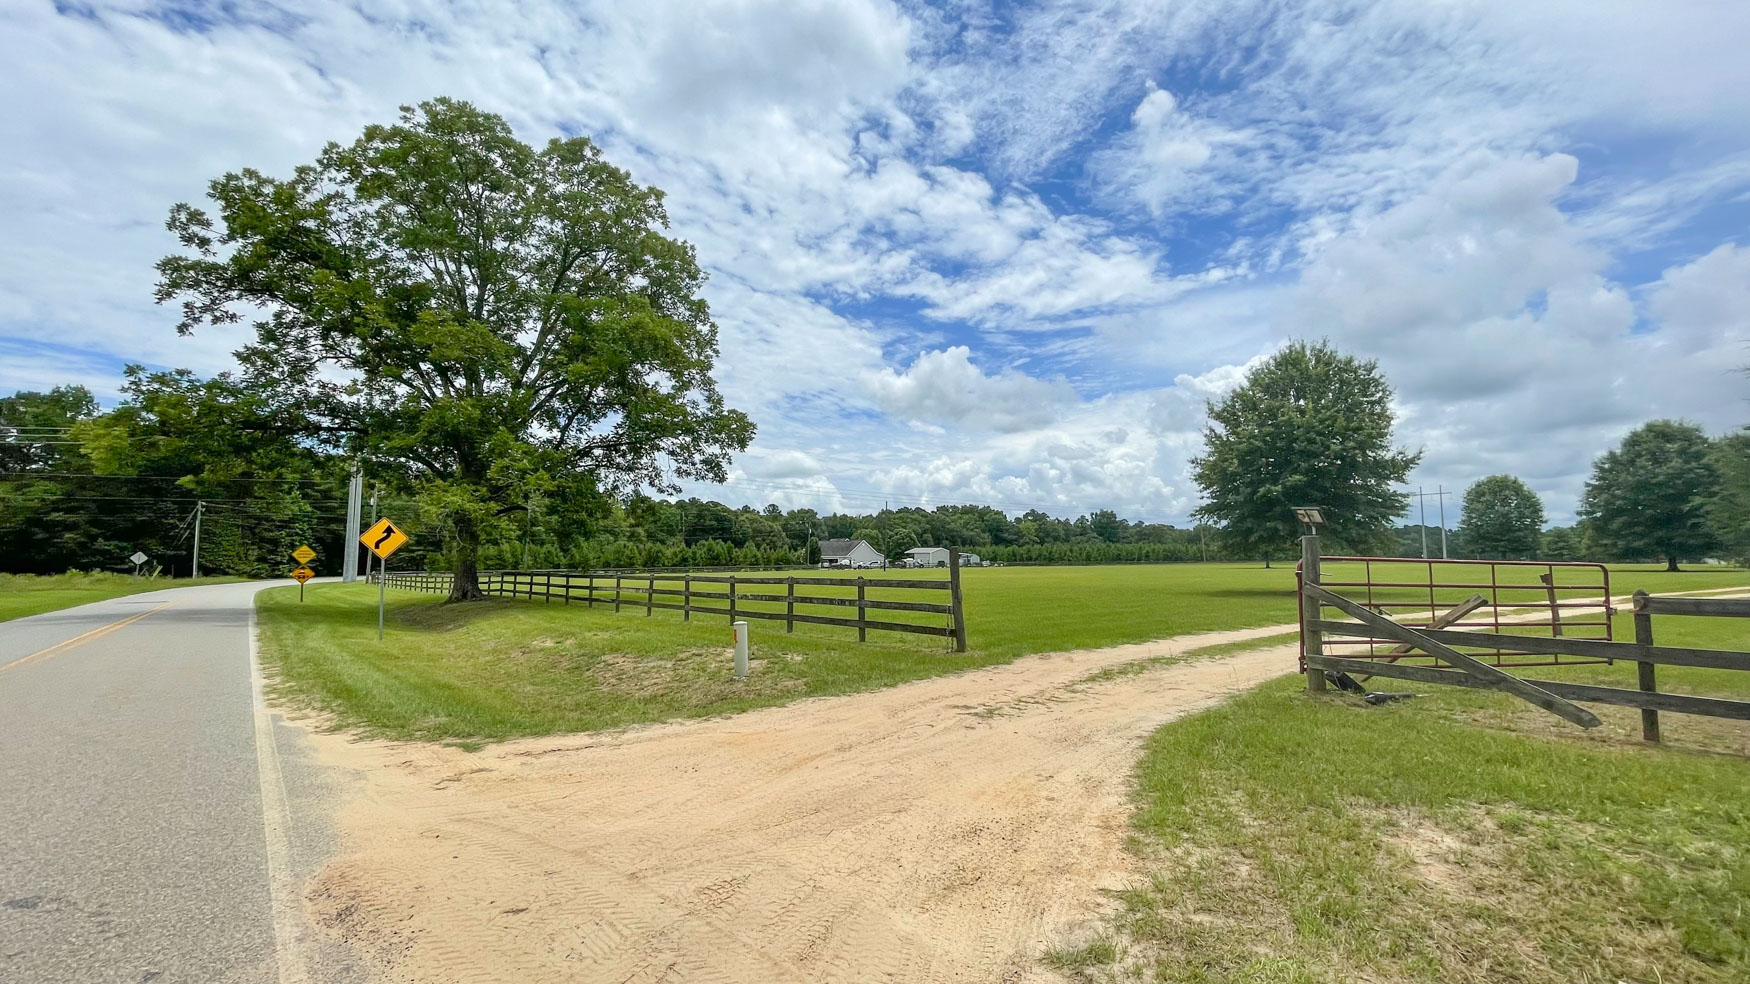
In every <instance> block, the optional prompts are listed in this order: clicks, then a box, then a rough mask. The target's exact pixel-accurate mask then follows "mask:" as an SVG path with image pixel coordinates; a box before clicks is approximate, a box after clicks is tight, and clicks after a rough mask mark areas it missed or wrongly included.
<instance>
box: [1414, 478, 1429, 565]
mask: <svg viewBox="0 0 1750 984" xmlns="http://www.w3.org/2000/svg"><path fill="white" fill-rule="evenodd" d="M1416 508H1418V509H1420V510H1422V518H1421V521H1420V522H1418V523H1417V524H1416V525H1417V526H1420V527H1421V528H1422V559H1423V560H1427V559H1428V497H1427V495H1426V494H1425V493H1423V491H1422V486H1420V485H1418V486H1416Z"/></svg>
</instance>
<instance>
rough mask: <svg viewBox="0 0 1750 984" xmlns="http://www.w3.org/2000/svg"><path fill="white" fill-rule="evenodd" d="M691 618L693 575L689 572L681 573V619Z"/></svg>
mask: <svg viewBox="0 0 1750 984" xmlns="http://www.w3.org/2000/svg"><path fill="white" fill-rule="evenodd" d="M692 620H693V575H692V574H691V573H690V572H689V573H686V574H682V575H681V621H683V622H691V621H692Z"/></svg>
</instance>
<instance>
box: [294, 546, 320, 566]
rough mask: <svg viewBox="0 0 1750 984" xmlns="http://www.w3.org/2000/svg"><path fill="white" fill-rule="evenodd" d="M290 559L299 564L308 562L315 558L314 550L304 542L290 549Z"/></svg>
mask: <svg viewBox="0 0 1750 984" xmlns="http://www.w3.org/2000/svg"><path fill="white" fill-rule="evenodd" d="M292 559H293V560H295V561H297V562H298V563H300V564H308V563H309V562H310V561H312V560H315V559H316V551H314V550H311V549H310V545H309V544H305V545H303V546H301V547H299V548H298V549H296V550H294V551H292Z"/></svg>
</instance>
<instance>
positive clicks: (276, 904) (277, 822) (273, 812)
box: [249, 597, 310, 984]
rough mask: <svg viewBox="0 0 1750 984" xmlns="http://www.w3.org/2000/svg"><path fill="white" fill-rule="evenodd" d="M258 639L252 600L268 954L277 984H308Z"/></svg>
mask: <svg viewBox="0 0 1750 984" xmlns="http://www.w3.org/2000/svg"><path fill="white" fill-rule="evenodd" d="M259 650H260V636H259V633H258V630H257V629H256V625H255V600H254V598H253V597H251V598H250V602H249V688H250V692H251V695H252V697H253V699H254V704H255V766H256V771H257V772H258V773H259V774H260V777H261V824H262V829H263V833H264V834H265V835H266V839H267V893H268V901H269V904H270V905H271V906H272V909H273V942H274V947H273V952H274V965H275V970H276V972H277V973H276V977H277V979H278V981H279V984H309V982H310V971H309V966H310V965H309V962H308V961H307V960H306V959H305V956H304V915H303V906H302V905H301V904H300V899H299V895H300V893H299V891H298V877H297V875H296V874H295V873H294V872H293V869H292V851H291V830H292V817H291V810H290V808H289V807H288V806H287V805H286V781H285V775H284V774H283V773H282V772H281V771H280V753H279V747H278V745H276V744H275V743H274V738H273V716H272V715H271V714H269V713H268V710H267V698H266V694H265V686H264V681H263V678H262V675H261V655H260V651H259Z"/></svg>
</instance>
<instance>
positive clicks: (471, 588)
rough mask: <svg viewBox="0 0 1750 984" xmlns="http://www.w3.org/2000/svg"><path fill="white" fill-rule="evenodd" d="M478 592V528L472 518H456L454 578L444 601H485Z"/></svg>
mask: <svg viewBox="0 0 1750 984" xmlns="http://www.w3.org/2000/svg"><path fill="white" fill-rule="evenodd" d="M485 600H486V595H485V593H483V592H482V591H481V590H480V528H479V527H478V526H476V525H474V517H472V516H457V517H456V576H455V579H454V580H452V581H451V582H450V596H449V598H447V599H446V600H445V601H444V604H449V603H450V602H452V601H485Z"/></svg>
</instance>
